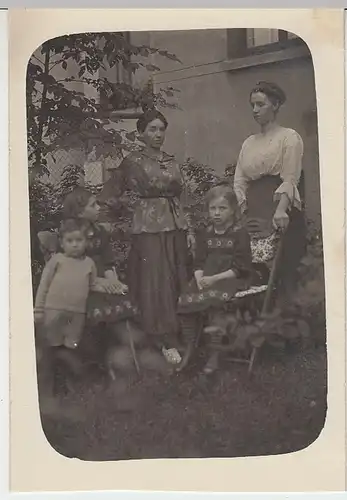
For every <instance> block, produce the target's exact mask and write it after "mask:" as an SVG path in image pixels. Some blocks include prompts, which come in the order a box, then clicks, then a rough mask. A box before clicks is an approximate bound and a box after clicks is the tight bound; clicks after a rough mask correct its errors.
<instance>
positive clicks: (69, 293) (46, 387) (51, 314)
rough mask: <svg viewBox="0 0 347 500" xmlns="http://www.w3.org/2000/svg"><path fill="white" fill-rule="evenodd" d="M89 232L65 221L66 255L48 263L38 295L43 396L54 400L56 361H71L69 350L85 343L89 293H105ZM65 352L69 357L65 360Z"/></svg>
mask: <svg viewBox="0 0 347 500" xmlns="http://www.w3.org/2000/svg"><path fill="white" fill-rule="evenodd" d="M87 228H88V224H86V222H85V221H84V220H83V219H68V220H65V221H63V223H62V225H61V228H60V244H61V248H62V250H63V252H61V253H57V254H55V255H53V256H52V257H51V258H50V260H49V261H48V262H47V264H46V266H45V268H44V271H43V273H42V277H41V281H40V285H39V287H38V290H37V294H36V300H35V312H34V316H35V322H36V323H37V324H38V325H39V327H40V337H41V339H40V340H41V346H44V348H43V357H42V365H43V373H42V376H43V392H44V393H45V396H48V397H53V377H54V364H55V360H56V358H57V357H60V358H61V357H64V358H65V360H67V358H69V354H68V353H67V350H69V351H70V353H71V350H73V349H76V348H77V347H78V345H79V342H80V340H81V337H82V334H83V329H84V325H85V317H86V307H87V299H88V294H89V291H90V290H95V291H103V289H102V285H101V284H100V281H99V282H97V270H96V266H95V263H94V261H93V260H92V259H91V258H90V257H87V256H86V255H85V252H86V248H87V234H86V231H87ZM62 351H63V352H64V351H65V353H66V354H65V353H64V354H63V356H61V353H62ZM71 358H72V356H70V361H71ZM71 364H72V365H73V362H72V363H70V365H71Z"/></svg>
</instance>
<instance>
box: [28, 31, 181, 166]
mask: <svg viewBox="0 0 347 500" xmlns="http://www.w3.org/2000/svg"><path fill="white" fill-rule="evenodd" d="M154 54H157V55H159V56H161V57H163V58H169V59H172V60H174V61H176V62H177V63H179V62H180V61H179V60H178V59H177V57H176V56H175V55H174V54H171V53H169V52H168V51H166V50H161V49H158V48H153V47H149V46H145V45H141V46H135V45H133V44H132V43H131V42H130V40H129V37H128V36H127V35H126V34H124V33H99V34H94V33H83V34H73V35H66V36H62V37H59V38H54V39H51V40H49V41H47V42H45V43H44V44H43V45H42V46H41V47H40V49H39V50H37V51H36V52H35V54H33V55H32V57H31V58H30V61H29V63H28V67H27V89H26V94H27V128H28V155H29V163H30V165H32V168H33V169H34V171H35V174H38V175H43V174H48V170H47V155H49V154H51V155H52V158H53V159H54V153H55V152H56V151H57V150H59V149H73V148H75V149H82V150H84V151H86V152H87V153H89V152H91V151H94V152H95V154H96V157H97V158H98V157H100V156H107V155H108V154H114V151H116V150H117V149H119V150H121V149H126V148H127V143H124V142H123V141H122V136H121V134H120V132H119V131H116V130H114V129H113V128H111V127H110V125H112V122H114V121H115V120H114V119H112V120H111V119H110V118H109V111H110V110H113V111H114V110H118V111H119V110H124V109H127V108H129V107H131V108H142V109H143V110H146V109H148V108H151V107H154V106H155V105H160V106H169V107H175V106H176V105H175V104H174V103H171V102H170V98H171V97H173V96H174V94H175V92H176V90H175V89H174V88H173V87H171V86H170V87H168V88H164V89H160V91H159V92H158V93H154V92H153V89H152V86H151V84H150V82H149V84H148V85H147V86H145V87H144V88H138V87H135V86H134V85H132V83H131V75H132V74H134V73H135V72H136V71H137V70H138V69H140V68H146V69H147V71H150V72H151V71H156V70H158V69H159V68H157V67H155V66H153V65H151V64H148V61H147V62H146V60H148V58H149V57H150V56H151V55H154ZM134 58H136V62H135V61H134ZM116 64H118V65H121V67H122V69H123V70H124V72H125V73H126V74H127V75H128V83H127V82H126V80H125V81H123V82H121V83H118V82H114V81H111V80H110V79H109V78H107V77H102V78H100V77H99V74H98V72H99V70H100V69H103V70H105V74H107V69H112V68H113V67H114V66H115V65H116ZM57 69H59V70H60V71H59V73H58V72H57ZM64 72H66V76H63V77H58V78H57V77H56V76H55V75H57V74H60V75H61V74H64ZM86 88H90V89H94V90H95V91H96V93H97V95H99V96H100V102H97V100H96V99H95V98H93V97H88V95H92V94H91V93H88V92H86V91H85V89H86ZM81 89H83V90H84V91H81Z"/></svg>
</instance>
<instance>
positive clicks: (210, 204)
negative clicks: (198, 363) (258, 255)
mask: <svg viewBox="0 0 347 500" xmlns="http://www.w3.org/2000/svg"><path fill="white" fill-rule="evenodd" d="M206 202H207V208H208V213H209V218H210V224H209V225H208V226H207V228H206V229H204V230H202V231H201V232H200V234H198V235H197V245H196V254H195V263H194V269H195V271H194V279H193V280H192V281H191V282H190V283H189V285H188V288H187V290H186V292H185V293H184V294H182V295H181V296H180V298H179V306H178V312H179V314H180V315H181V323H182V334H183V338H184V339H185V343H186V346H187V347H186V351H185V354H184V356H183V360H182V363H181V364H180V366H179V367H178V369H179V370H181V369H183V368H184V367H185V366H186V365H187V363H188V360H189V358H190V356H191V354H192V348H193V344H194V340H195V336H196V332H197V329H198V327H199V325H198V322H199V320H200V318H201V313H207V316H208V324H209V325H216V324H217V323H218V317H219V316H220V315H221V314H223V310H224V309H226V308H227V306H228V304H229V305H230V301H232V300H233V298H234V296H235V293H236V292H238V291H240V290H243V289H246V288H248V287H249V285H250V281H251V278H252V276H253V273H252V255H251V246H250V238H249V235H248V233H247V231H246V230H245V229H244V228H243V227H242V225H241V222H240V216H239V211H238V203H237V198H236V196H235V193H234V191H233V190H232V188H231V187H229V186H228V185H227V184H220V185H217V186H215V187H213V188H212V189H211V190H210V191H209V192H208V194H207V199H206ZM217 342H218V343H219V342H220V334H219V333H218V334H214V335H213V334H212V338H211V344H212V346H213V344H216V343H217ZM218 361H219V357H218V352H217V351H216V350H214V349H212V350H211V353H210V356H209V359H208V361H207V364H206V366H205V369H204V372H205V373H212V372H213V371H215V370H216V369H217V368H218Z"/></svg>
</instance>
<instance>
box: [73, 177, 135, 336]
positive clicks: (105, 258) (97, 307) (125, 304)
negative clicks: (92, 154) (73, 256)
mask: <svg viewBox="0 0 347 500" xmlns="http://www.w3.org/2000/svg"><path fill="white" fill-rule="evenodd" d="M99 210H100V207H99V204H98V201H97V199H96V197H95V196H94V195H93V194H92V193H91V192H90V191H88V190H87V189H84V188H82V187H77V188H75V189H74V190H73V191H72V192H71V193H69V194H68V195H67V196H66V198H65V200H64V204H63V215H64V218H71V217H81V218H83V219H84V220H86V221H88V223H89V227H88V230H87V237H88V244H87V255H88V256H89V257H91V258H92V259H93V261H94V263H95V265H96V268H97V276H98V279H99V283H100V285H101V286H102V287H103V289H104V290H105V292H93V291H92V292H91V293H90V294H89V298H88V304H87V319H88V323H89V325H91V326H98V325H101V324H106V325H108V326H109V327H111V329H113V330H115V333H116V335H117V338H118V339H123V340H126V341H127V342H129V340H128V339H127V336H128V335H127V334H128V333H129V328H130V329H131V334H132V339H133V341H134V342H135V343H141V342H142V341H143V339H144V334H143V333H142V331H141V329H140V328H138V327H137V326H136V324H135V323H136V318H137V315H138V312H137V308H136V306H135V305H134V303H133V302H132V301H131V299H130V296H129V292H128V286H127V285H126V284H124V283H122V282H121V281H120V280H119V278H118V275H117V272H116V264H115V258H114V254H113V251H112V247H111V243H110V236H109V234H108V232H107V231H106V229H104V228H103V227H102V226H101V225H100V224H98V223H97V219H98V215H99Z"/></svg>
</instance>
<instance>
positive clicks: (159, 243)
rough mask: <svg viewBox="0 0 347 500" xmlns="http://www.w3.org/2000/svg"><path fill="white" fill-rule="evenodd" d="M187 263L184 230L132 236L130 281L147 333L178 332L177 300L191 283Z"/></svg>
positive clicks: (164, 333)
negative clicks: (189, 282)
mask: <svg viewBox="0 0 347 500" xmlns="http://www.w3.org/2000/svg"><path fill="white" fill-rule="evenodd" d="M188 265H189V253H188V247H187V239H186V232H185V231H183V230H176V231H167V232H161V233H154V234H153V233H152V234H151V233H141V234H135V235H133V236H132V244H131V250H130V254H129V260H128V284H129V288H130V290H131V294H132V298H133V302H134V303H135V304H137V306H138V307H139V311H140V318H141V319H140V321H141V324H142V327H143V329H144V331H145V332H146V333H147V334H148V335H153V336H161V335H162V336H164V335H166V336H167V335H176V334H177V333H178V331H179V321H178V317H177V303H178V298H179V296H180V294H181V293H182V291H183V290H184V289H185V288H186V286H187V283H188V279H189V271H188Z"/></svg>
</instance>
